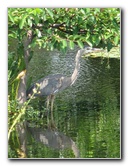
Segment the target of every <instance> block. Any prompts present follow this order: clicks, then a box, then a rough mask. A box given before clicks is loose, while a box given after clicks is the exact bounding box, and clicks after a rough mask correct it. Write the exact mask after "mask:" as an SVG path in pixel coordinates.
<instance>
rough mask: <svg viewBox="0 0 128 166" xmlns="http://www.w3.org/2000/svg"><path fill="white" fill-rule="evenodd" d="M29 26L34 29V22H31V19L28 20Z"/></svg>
mask: <svg viewBox="0 0 128 166" xmlns="http://www.w3.org/2000/svg"><path fill="white" fill-rule="evenodd" d="M28 25H29V26H30V27H32V20H31V19H28Z"/></svg>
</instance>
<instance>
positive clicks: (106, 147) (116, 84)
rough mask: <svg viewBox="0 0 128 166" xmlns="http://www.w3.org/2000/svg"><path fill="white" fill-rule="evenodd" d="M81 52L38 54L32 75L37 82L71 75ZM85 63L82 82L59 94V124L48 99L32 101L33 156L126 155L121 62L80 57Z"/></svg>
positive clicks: (30, 144) (30, 152)
mask: <svg viewBox="0 0 128 166" xmlns="http://www.w3.org/2000/svg"><path fill="white" fill-rule="evenodd" d="M76 52H77V51H76V50H74V51H69V52H68V53H67V55H62V54H60V53H59V52H56V51H55V52H45V51H44V50H37V51H36V53H35V54H36V56H35V57H33V59H32V61H31V63H30V66H29V72H28V77H29V78H30V77H32V82H34V81H36V80H38V79H39V78H41V77H44V76H46V75H48V74H55V73H62V74H65V75H70V74H72V72H73V70H74V58H75V55H76ZM80 63H81V67H80V71H79V76H78V79H77V81H76V82H75V83H74V84H73V86H71V87H69V88H68V89H66V90H64V91H62V92H61V93H58V94H57V95H56V98H55V102H54V111H53V120H54V122H51V115H50V112H49V116H46V109H45V107H46V105H45V99H43V100H39V99H34V100H33V101H32V102H31V104H30V108H29V109H28V111H27V114H28V115H27V118H28V121H29V128H28V130H29V131H30V133H29V135H28V137H29V141H28V145H27V148H28V157H29V158H75V157H79V158H86V159H88V158H120V157H121V156H120V151H121V149H120V147H121V145H120V60H119V59H109V61H108V59H101V58H93V59H91V58H86V59H85V58H81V62H80ZM108 64H109V66H110V68H108ZM31 107H33V108H34V111H31Z"/></svg>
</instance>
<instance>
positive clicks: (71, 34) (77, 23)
mask: <svg viewBox="0 0 128 166" xmlns="http://www.w3.org/2000/svg"><path fill="white" fill-rule="evenodd" d="M8 19H9V20H8V24H9V37H13V38H16V39H18V40H19V41H22V39H23V36H24V35H25V36H26V33H27V31H28V30H30V29H32V31H33V33H34V38H33V41H32V43H31V47H33V46H35V45H37V44H38V45H39V47H43V48H47V49H49V50H53V49H54V48H57V49H60V50H62V51H65V50H66V49H67V46H68V45H69V47H70V48H71V49H73V48H74V44H75V43H76V44H78V45H79V47H80V48H82V47H83V46H84V43H88V44H89V45H91V46H98V47H103V48H105V47H107V49H108V50H110V49H111V48H112V47H113V46H117V45H118V44H119V42H120V9H118V8H53V9H50V8H9V10H8Z"/></svg>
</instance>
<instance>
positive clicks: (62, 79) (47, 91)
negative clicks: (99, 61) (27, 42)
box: [27, 47, 101, 111]
mask: <svg viewBox="0 0 128 166" xmlns="http://www.w3.org/2000/svg"><path fill="white" fill-rule="evenodd" d="M99 51H101V49H98V48H91V47H86V48H85V49H81V50H78V52H77V54H76V57H75V69H74V71H73V73H72V75H71V76H70V77H67V76H65V75H63V74H54V75H48V76H46V77H44V78H41V79H40V80H38V81H37V82H35V83H34V84H32V86H31V87H30V88H29V89H28V90H27V98H30V96H32V95H34V96H35V97H36V96H37V97H42V96H47V108H49V103H50V101H51V111H52V110H53V102H54V96H55V94H56V93H57V92H59V91H62V90H64V89H65V88H67V87H69V86H71V85H72V84H73V83H74V82H75V81H76V79H77V76H78V70H79V67H80V63H79V59H80V57H81V56H82V55H84V54H89V53H92V52H99ZM33 93H34V94H33Z"/></svg>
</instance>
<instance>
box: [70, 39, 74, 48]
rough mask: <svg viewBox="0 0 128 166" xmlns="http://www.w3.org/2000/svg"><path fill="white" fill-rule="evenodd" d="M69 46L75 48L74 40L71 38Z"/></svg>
mask: <svg viewBox="0 0 128 166" xmlns="http://www.w3.org/2000/svg"><path fill="white" fill-rule="evenodd" d="M69 47H70V49H74V42H73V41H71V40H70V42H69Z"/></svg>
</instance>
